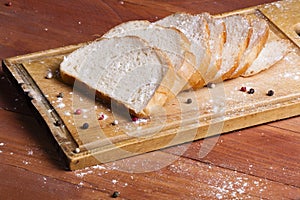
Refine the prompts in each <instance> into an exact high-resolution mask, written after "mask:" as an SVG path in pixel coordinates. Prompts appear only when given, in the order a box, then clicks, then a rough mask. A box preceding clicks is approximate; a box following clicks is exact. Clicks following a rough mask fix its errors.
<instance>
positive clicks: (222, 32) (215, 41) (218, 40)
mask: <svg viewBox="0 0 300 200" xmlns="http://www.w3.org/2000/svg"><path fill="white" fill-rule="evenodd" d="M200 15H202V16H203V17H204V18H205V19H206V21H207V23H208V27H209V30H210V37H209V47H210V51H211V52H212V54H211V60H210V63H209V65H208V69H207V72H206V74H205V75H204V79H205V83H206V84H207V83H209V82H211V80H212V79H213V78H214V77H215V75H216V74H217V72H218V71H219V70H220V67H221V64H222V52H223V47H224V44H225V41H226V26H225V23H224V21H223V20H222V19H221V18H219V19H218V18H215V17H213V16H211V15H210V14H209V13H201V14H200Z"/></svg>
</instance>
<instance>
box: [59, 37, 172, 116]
mask: <svg viewBox="0 0 300 200" xmlns="http://www.w3.org/2000/svg"><path fill="white" fill-rule="evenodd" d="M60 73H61V77H62V79H63V81H65V82H67V83H73V82H74V81H75V80H76V81H79V82H80V83H84V84H85V85H87V86H88V87H90V88H91V89H92V90H95V92H97V93H99V94H100V95H101V96H102V97H109V98H110V99H112V100H115V101H116V102H119V103H121V104H123V105H125V106H126V107H127V108H128V109H129V110H130V111H131V112H133V113H134V114H136V115H138V116H149V115H151V113H154V112H155V111H156V109H157V107H159V108H160V106H163V105H164V104H165V102H166V100H167V99H168V98H169V95H170V94H173V93H174V91H172V88H173V85H174V84H176V83H175V82H176V80H175V71H174V69H173V68H172V66H171V64H170V61H169V60H168V59H167V58H166V57H165V55H164V54H163V53H162V52H161V51H160V50H158V49H155V48H153V47H150V46H149V44H148V43H147V42H145V41H144V40H142V39H140V38H138V37H132V36H128V37H120V38H117V37H116V38H110V39H106V38H102V39H100V40H98V41H95V42H92V43H91V44H89V45H87V46H84V47H81V48H79V49H78V50H76V51H74V52H72V53H71V54H69V55H68V56H67V57H65V59H64V60H63V62H62V63H61V64H60Z"/></svg>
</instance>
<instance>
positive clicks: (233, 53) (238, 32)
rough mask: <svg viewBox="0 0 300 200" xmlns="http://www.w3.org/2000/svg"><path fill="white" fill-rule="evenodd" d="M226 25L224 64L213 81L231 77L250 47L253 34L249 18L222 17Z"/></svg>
mask: <svg viewBox="0 0 300 200" xmlns="http://www.w3.org/2000/svg"><path fill="white" fill-rule="evenodd" d="M222 19H223V20H224V22H225V26H226V42H225V44H224V48H223V52H222V65H221V67H220V70H219V71H218V72H217V74H216V75H215V77H214V78H213V79H212V81H211V82H221V81H224V80H227V79H229V78H230V77H231V75H232V73H233V72H234V71H235V70H236V68H237V67H238V65H239V62H240V60H241V57H242V55H243V53H244V51H245V49H246V48H247V47H248V44H249V40H250V37H251V34H252V28H251V25H250V22H249V20H248V19H247V18H246V17H244V16H242V15H238V14H237V15H231V16H226V17H223V18H222Z"/></svg>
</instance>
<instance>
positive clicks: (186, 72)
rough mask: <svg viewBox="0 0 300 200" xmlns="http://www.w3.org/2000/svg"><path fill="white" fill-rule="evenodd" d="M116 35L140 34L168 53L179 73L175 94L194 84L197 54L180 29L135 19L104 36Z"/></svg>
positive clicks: (139, 35)
mask: <svg viewBox="0 0 300 200" xmlns="http://www.w3.org/2000/svg"><path fill="white" fill-rule="evenodd" d="M116 36H117V37H123V36H138V37H140V38H142V39H144V40H146V41H147V42H148V43H149V45H151V46H152V47H155V48H158V49H160V50H162V51H163V52H164V53H165V54H166V56H167V57H168V58H169V59H170V61H171V64H172V65H173V66H174V69H175V71H176V72H177V75H178V77H176V78H177V79H178V81H177V82H176V83H178V84H177V85H174V88H173V89H172V91H173V92H175V94H174V95H177V93H179V92H180V91H181V90H182V89H183V87H184V86H185V85H190V84H194V83H193V82H191V81H192V80H191V79H190V77H191V75H192V74H193V71H194V65H195V56H194V55H193V54H192V53H191V52H190V51H189V50H190V42H189V41H188V39H187V38H186V37H185V35H184V34H183V33H182V32H180V31H179V30H177V29H175V28H166V27H162V26H158V25H155V24H152V23H150V22H149V21H145V20H135V21H129V22H125V23H122V24H120V25H118V26H116V27H114V28H112V29H111V30H109V31H108V32H107V33H105V34H104V35H103V36H102V37H104V38H111V37H116ZM189 81H190V82H189Z"/></svg>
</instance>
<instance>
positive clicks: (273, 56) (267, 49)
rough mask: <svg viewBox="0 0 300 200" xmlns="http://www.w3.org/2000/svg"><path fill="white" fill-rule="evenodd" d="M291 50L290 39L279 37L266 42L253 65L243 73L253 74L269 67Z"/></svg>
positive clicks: (244, 74) (246, 75) (245, 75)
mask: <svg viewBox="0 0 300 200" xmlns="http://www.w3.org/2000/svg"><path fill="white" fill-rule="evenodd" d="M290 51H291V44H290V42H289V41H288V40H285V39H277V40H273V41H269V42H267V43H266V45H265V46H264V48H263V49H262V50H261V52H260V54H259V55H258V57H257V58H256V59H255V60H254V62H253V63H252V65H251V66H250V67H249V68H248V69H247V70H246V71H245V72H244V73H243V74H242V76H243V77H249V76H253V75H255V74H258V73H259V72H261V71H264V70H266V69H269V68H270V67H272V66H273V65H274V64H276V63H277V62H278V61H280V60H281V59H282V58H284V56H285V55H287V54H288V53H289V52H290Z"/></svg>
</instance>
